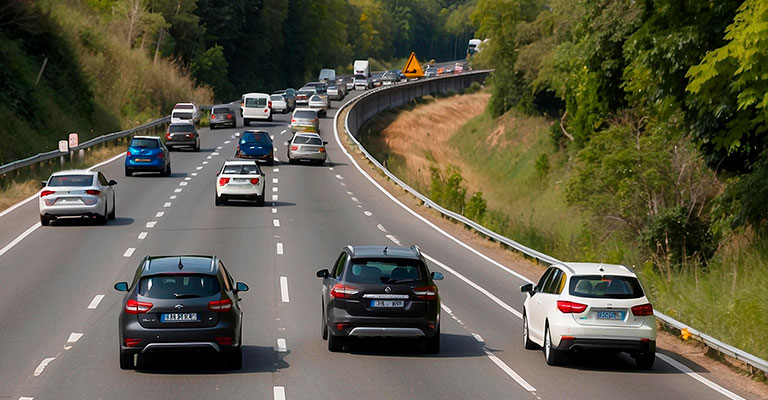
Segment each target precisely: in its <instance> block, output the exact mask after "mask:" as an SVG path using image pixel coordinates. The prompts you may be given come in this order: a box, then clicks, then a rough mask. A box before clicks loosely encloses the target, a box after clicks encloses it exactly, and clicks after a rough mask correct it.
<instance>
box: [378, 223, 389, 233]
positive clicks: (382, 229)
mask: <svg viewBox="0 0 768 400" xmlns="http://www.w3.org/2000/svg"><path fill="white" fill-rule="evenodd" d="M376 228H378V229H379V230H380V231H382V232H384V233H387V229H386V228H384V225H382V224H378V225H376Z"/></svg>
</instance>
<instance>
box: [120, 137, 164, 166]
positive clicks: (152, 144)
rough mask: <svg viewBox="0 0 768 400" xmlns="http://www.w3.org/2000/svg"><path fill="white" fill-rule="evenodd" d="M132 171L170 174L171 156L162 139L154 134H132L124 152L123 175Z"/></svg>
mask: <svg viewBox="0 0 768 400" xmlns="http://www.w3.org/2000/svg"><path fill="white" fill-rule="evenodd" d="M134 172H159V173H160V175H162V176H168V175H170V174H171V156H170V154H169V153H168V149H167V148H166V147H165V144H163V141H162V140H161V139H160V138H159V137H156V136H134V137H133V139H131V144H130V145H128V152H126V153H125V176H131V175H133V173H134Z"/></svg>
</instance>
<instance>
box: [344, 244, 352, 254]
mask: <svg viewBox="0 0 768 400" xmlns="http://www.w3.org/2000/svg"><path fill="white" fill-rule="evenodd" d="M344 248H345V249H349V255H350V256H353V257H354V256H355V248H354V247H352V245H351V244H348V245H346V246H344Z"/></svg>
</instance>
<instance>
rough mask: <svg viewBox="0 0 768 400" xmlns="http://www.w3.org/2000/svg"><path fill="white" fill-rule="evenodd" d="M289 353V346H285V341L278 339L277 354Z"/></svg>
mask: <svg viewBox="0 0 768 400" xmlns="http://www.w3.org/2000/svg"><path fill="white" fill-rule="evenodd" d="M287 351H288V346H286V345H285V339H283V338H280V339H277V352H278V353H285V352H287Z"/></svg>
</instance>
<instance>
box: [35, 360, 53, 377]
mask: <svg viewBox="0 0 768 400" xmlns="http://www.w3.org/2000/svg"><path fill="white" fill-rule="evenodd" d="M55 359H56V357H48V358H46V359H44V360H43V361H40V365H38V366H37V368H35V376H40V374H42V373H43V371H45V367H47V366H48V364H50V363H51V361H53V360H55Z"/></svg>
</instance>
